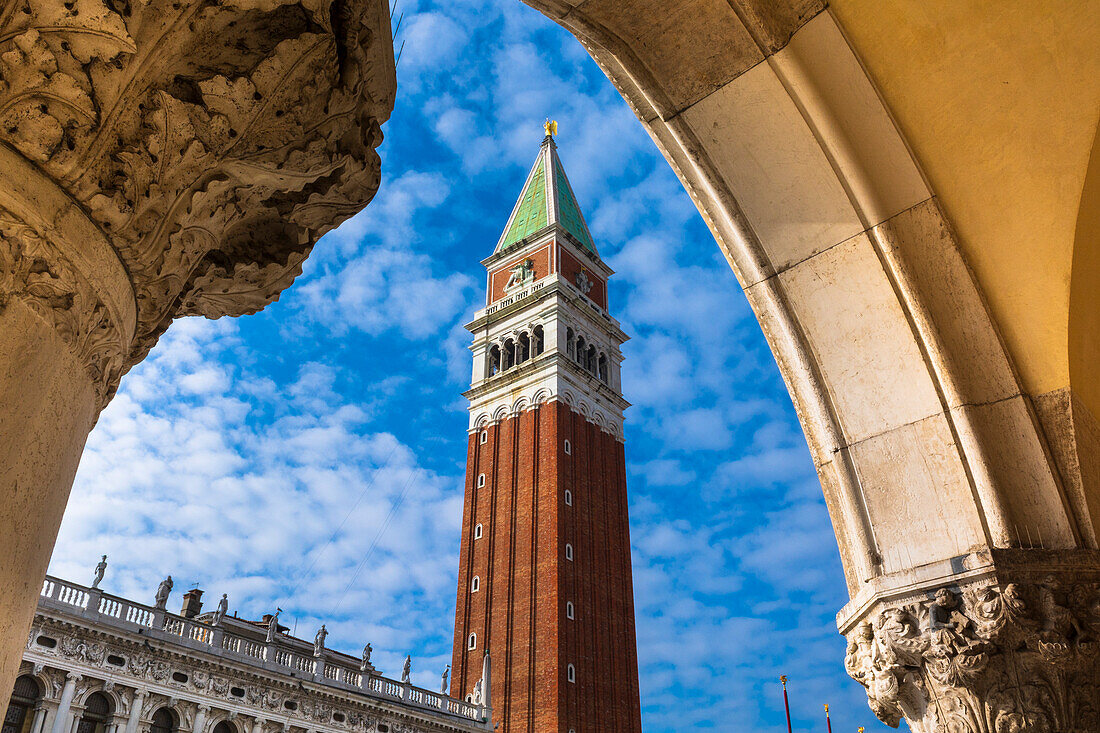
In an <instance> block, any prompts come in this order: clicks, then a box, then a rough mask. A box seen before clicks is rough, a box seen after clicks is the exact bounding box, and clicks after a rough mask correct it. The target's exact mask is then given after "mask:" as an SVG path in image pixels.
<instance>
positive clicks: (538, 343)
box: [531, 326, 545, 356]
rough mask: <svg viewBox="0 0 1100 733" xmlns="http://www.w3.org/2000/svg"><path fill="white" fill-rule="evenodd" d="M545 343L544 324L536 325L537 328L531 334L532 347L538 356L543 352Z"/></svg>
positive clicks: (533, 352)
mask: <svg viewBox="0 0 1100 733" xmlns="http://www.w3.org/2000/svg"><path fill="white" fill-rule="evenodd" d="M544 343H545V338H544V337H543V333H542V326H535V330H534V331H533V332H532V335H531V348H532V350H533V351H532V354H533V355H534V356H538V355H539V354H541V353H542V350H543V347H544Z"/></svg>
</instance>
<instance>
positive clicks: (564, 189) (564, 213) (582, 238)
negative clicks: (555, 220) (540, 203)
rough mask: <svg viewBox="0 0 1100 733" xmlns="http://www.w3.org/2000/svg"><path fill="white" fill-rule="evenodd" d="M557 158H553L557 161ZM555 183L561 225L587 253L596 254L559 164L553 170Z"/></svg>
mask: <svg viewBox="0 0 1100 733" xmlns="http://www.w3.org/2000/svg"><path fill="white" fill-rule="evenodd" d="M557 158H558V156H556V155H555V156H554V159H555V160H557ZM554 177H555V183H556V184H557V189H558V212H559V213H560V214H561V225H562V226H563V227H565V231H567V232H569V233H570V234H572V235H573V236H574V237H576V238H577V241H578V242H580V243H581V244H583V245H584V246H585V247H586V248H587V249H588V251H589V252H591V253H593V254H595V253H596V245H595V244H593V243H592V235H590V234H589V233H588V227H587V226H586V225H585V223H584V217H583V216H581V207H580V206H578V205H577V199H576V197H575V196H573V189H572V188H571V187H570V186H569V181H568V180H567V179H566V178H565V169H563V168H562V167H561V164H560V163H559V164H558V166H557V167H556V168H555V169H554Z"/></svg>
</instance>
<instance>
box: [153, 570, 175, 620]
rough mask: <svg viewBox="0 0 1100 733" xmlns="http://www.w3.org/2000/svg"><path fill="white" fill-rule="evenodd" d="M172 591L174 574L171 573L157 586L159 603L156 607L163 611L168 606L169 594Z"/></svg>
mask: <svg viewBox="0 0 1100 733" xmlns="http://www.w3.org/2000/svg"><path fill="white" fill-rule="evenodd" d="M171 593H172V576H171V575H169V576H168V577H167V578H165V579H164V580H162V581H160V585H159V586H157V596H156V599H157V604H156V607H157V608H158V609H160V610H161V611H163V610H164V609H166V608H167V607H168V596H169V595H170V594H171Z"/></svg>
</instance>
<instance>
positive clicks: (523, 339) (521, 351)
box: [516, 331, 531, 364]
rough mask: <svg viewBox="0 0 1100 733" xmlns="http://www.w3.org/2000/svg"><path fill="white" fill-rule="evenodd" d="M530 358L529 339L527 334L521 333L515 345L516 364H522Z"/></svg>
mask: <svg viewBox="0 0 1100 733" xmlns="http://www.w3.org/2000/svg"><path fill="white" fill-rule="evenodd" d="M530 358H531V337H530V336H528V335H527V332H526V331H525V332H523V333H521V334H520V335H519V341H518V342H517V343H516V363H517V364H522V363H523V362H525V361H527V360H528V359H530Z"/></svg>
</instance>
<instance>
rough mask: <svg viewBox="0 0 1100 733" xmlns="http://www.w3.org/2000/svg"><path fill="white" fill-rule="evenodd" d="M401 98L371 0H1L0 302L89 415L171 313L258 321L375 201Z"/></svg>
mask: <svg viewBox="0 0 1100 733" xmlns="http://www.w3.org/2000/svg"><path fill="white" fill-rule="evenodd" d="M395 91H396V78H395V73H394V66H393V46H392V41H391V37H390V25H389V13H388V6H387V4H386V2H385V1H384V0H226V1H225V2H217V3H214V2H187V3H180V2H175V1H174V0H133V1H132V2H128V1H123V0H0V308H3V307H4V304H5V303H6V302H7V301H8V300H9V299H10V298H19V299H22V300H24V301H26V302H27V303H28V304H29V305H31V307H32V308H33V309H34V310H35V311H36V312H38V313H39V314H40V315H41V316H42V317H43V318H44V319H45V320H46V321H47V322H48V323H51V324H52V325H53V326H54V327H55V328H57V329H58V330H59V331H60V332H61V334H62V336H63V338H64V339H65V341H66V342H67V343H68V344H69V345H70V346H71V347H72V349H73V351H74V353H75V354H76V356H77V358H78V360H79V361H80V362H81V363H82V364H83V365H84V367H85V368H86V369H87V370H88V372H89V374H90V376H91V377H92V380H93V383H94V384H95V386H96V390H97V401H98V403H99V406H100V407H102V405H103V404H105V403H106V402H107V401H108V400H109V399H110V397H111V395H112V394H113V392H114V390H115V388H116V387H117V385H118V381H119V378H120V377H121V375H122V373H124V372H125V371H126V370H127V369H128V368H129V367H131V366H132V365H133V364H135V363H137V362H138V361H140V360H141V359H142V358H143V357H144V355H145V354H146V353H147V352H148V350H149V349H150V348H152V346H153V345H154V344H155V343H156V341H157V339H158V338H159V336H160V334H161V333H163V332H164V330H165V329H166V328H167V327H168V324H169V323H170V322H171V320H172V319H173V318H177V317H180V316H186V315H202V316H206V317H209V318H217V317H220V316H225V315H241V314H245V313H253V312H255V311H257V310H260V309H261V308H263V307H264V306H265V305H267V304H268V303H270V302H272V301H273V300H274V299H276V298H277V297H278V295H279V293H280V292H281V291H282V289H283V288H285V287H287V286H288V285H289V284H290V283H291V282H292V281H293V280H294V278H295V277H296V276H297V275H298V273H299V272H300V271H301V265H302V262H303V261H304V260H305V258H306V256H307V255H308V254H309V251H310V249H311V248H312V246H313V244H314V243H315V242H316V241H317V239H318V238H319V237H320V236H321V235H322V234H324V233H325V232H327V231H328V230H330V229H332V228H333V227H334V226H336V225H337V224H339V223H340V222H341V221H343V220H344V219H346V218H347V217H349V216H351V215H352V214H354V213H355V212H356V211H358V210H359V209H361V208H362V207H363V206H364V205H365V204H366V203H367V202H368V201H369V200H370V199H371V197H372V196H373V195H374V193H375V191H376V190H377V187H378V183H379V179H380V161H379V158H378V155H377V153H376V152H375V148H376V147H377V145H378V144H379V142H381V139H382V135H381V131H380V125H381V123H382V122H384V121H385V120H386V119H387V118H388V116H389V113H390V111H391V109H392V106H393V99H394V94H395Z"/></svg>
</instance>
